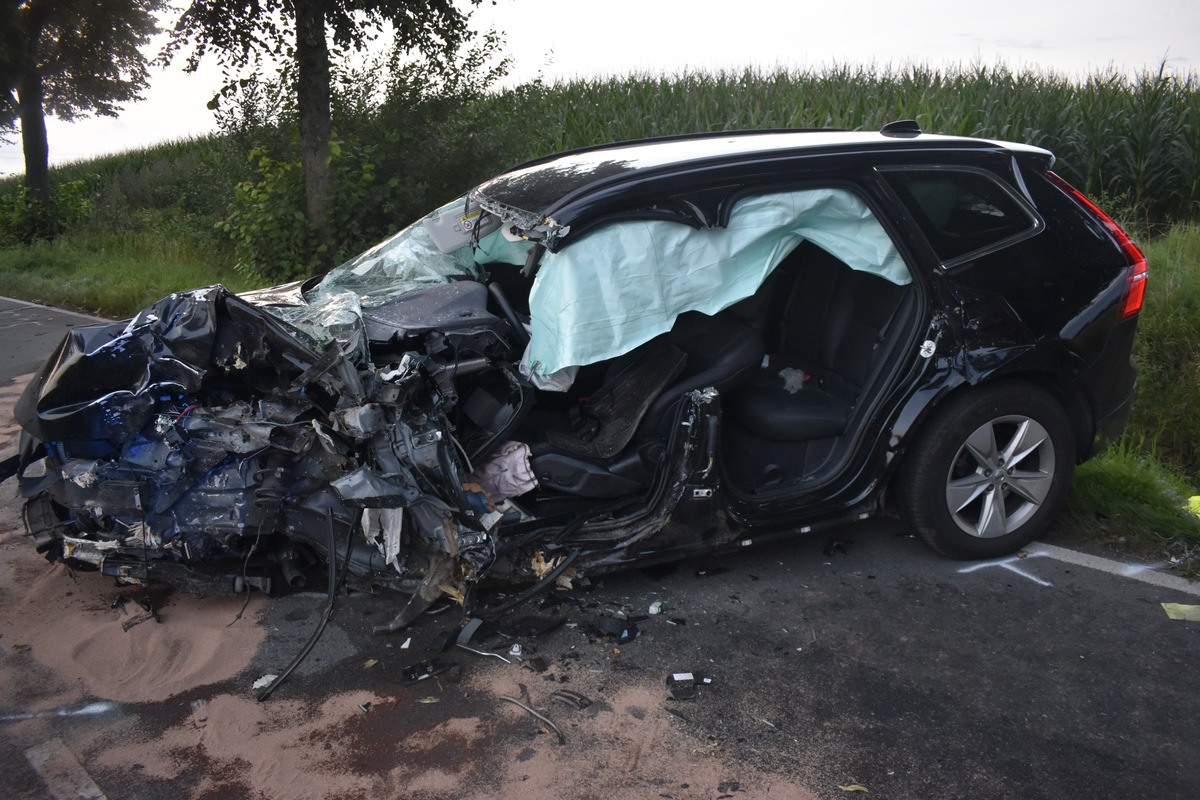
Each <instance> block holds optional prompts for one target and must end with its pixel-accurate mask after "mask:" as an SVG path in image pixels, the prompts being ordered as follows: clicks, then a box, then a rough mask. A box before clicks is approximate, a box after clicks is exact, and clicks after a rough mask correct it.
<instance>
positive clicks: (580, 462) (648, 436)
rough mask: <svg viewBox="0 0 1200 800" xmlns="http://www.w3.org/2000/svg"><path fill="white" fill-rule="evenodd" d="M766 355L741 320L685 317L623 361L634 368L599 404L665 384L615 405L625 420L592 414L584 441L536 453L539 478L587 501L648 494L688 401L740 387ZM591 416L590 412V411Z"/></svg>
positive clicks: (616, 376)
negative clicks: (707, 391) (678, 412)
mask: <svg viewBox="0 0 1200 800" xmlns="http://www.w3.org/2000/svg"><path fill="white" fill-rule="evenodd" d="M639 351H640V352H639ZM763 352H764V348H763V341H762V337H761V336H759V334H758V332H757V331H756V330H755V329H754V328H753V327H751V326H750V324H749V323H747V322H746V321H744V320H742V319H740V318H739V317H736V316H734V315H733V314H730V313H727V312H720V313H717V314H715V315H713V316H709V315H707V314H702V313H700V312H698V311H689V312H686V313H684V314H680V315H679V317H678V318H676V320H675V325H674V326H673V327H672V328H671V330H670V332H669V333H666V334H664V335H662V336H659V337H656V338H655V339H653V340H651V341H650V342H647V343H646V344H644V345H642V346H641V347H639V348H637V350H635V351H634V352H633V353H631V354H630V356H631V357H629V358H624V357H623V358H622V362H623V364H625V365H626V366H624V367H623V368H621V369H615V370H612V371H611V374H610V377H609V379H608V380H606V381H605V383H604V385H603V386H601V387H600V388H599V389H598V390H597V391H596V392H594V393H593V395H592V397H593V398H609V397H612V396H619V395H621V394H622V393H623V391H624V392H628V391H629V390H630V389H634V390H635V391H636V387H639V386H642V387H644V386H645V385H646V383H645V380H650V379H653V378H655V377H657V381H656V389H655V393H654V394H653V395H652V396H649V397H647V396H642V397H634V398H632V399H630V400H627V401H626V402H621V403H616V404H614V406H613V407H614V408H619V409H620V412H618V413H612V414H609V415H590V417H591V420H592V423H593V424H592V425H590V426H588V427H587V428H585V432H584V433H583V434H582V436H571V437H565V436H561V435H559V436H554V435H552V436H550V437H549V441H547V442H545V443H542V444H540V445H537V446H534V447H533V452H534V456H533V459H532V462H533V470H534V474H535V475H536V476H537V478H538V481H539V482H540V483H541V484H542V486H543V487H545V488H548V489H556V490H558V491H561V492H564V493H567V494H573V495H577V496H581V497H619V496H621V495H623V494H628V493H630V492H633V491H636V490H638V489H640V488H642V487H644V486H645V485H646V484H647V483H648V482H649V480H650V478H651V477H652V476H653V469H652V468H653V462H654V461H655V460H656V459H657V458H658V457H661V453H662V448H661V446H658V447H655V446H654V444H653V443H655V442H656V441H657V440H660V439H664V438H665V437H666V435H667V433H668V432H669V428H670V423H671V420H672V419H673V417H674V411H675V409H676V408H677V406H678V404H679V401H680V400H681V399H682V398H683V397H684V395H686V394H687V393H688V392H691V391H694V390H696V389H703V388H705V387H709V386H712V387H714V388H716V389H717V390H718V391H723V390H725V389H727V388H729V387H731V386H733V385H735V384H736V383H737V382H738V381H739V380H741V379H742V378H743V377H744V376H746V375H748V374H749V373H750V372H751V371H752V370H753V369H754V368H755V367H756V366H757V365H758V364H759V363H760V362H761V361H762V357H763ZM642 372H645V373H647V374H646V375H642V374H641V373H642ZM664 387H665V388H664ZM583 413H584V414H585V415H588V413H589V407H588V406H587V405H586V404H585V405H584V407H583ZM631 443H632V445H631ZM647 461H649V462H651V463H647Z"/></svg>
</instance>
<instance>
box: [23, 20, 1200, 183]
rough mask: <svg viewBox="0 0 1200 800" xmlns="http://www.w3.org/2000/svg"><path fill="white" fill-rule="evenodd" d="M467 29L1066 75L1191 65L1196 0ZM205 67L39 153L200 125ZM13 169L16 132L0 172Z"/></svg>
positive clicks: (514, 48) (652, 46)
mask: <svg viewBox="0 0 1200 800" xmlns="http://www.w3.org/2000/svg"><path fill="white" fill-rule="evenodd" d="M484 2H485V5H484V6H482V7H481V8H480V9H479V11H478V13H477V20H478V22H477V27H480V28H488V27H495V28H497V29H499V30H501V31H503V32H504V33H505V35H506V38H507V42H508V48H507V49H508V52H509V53H510V54H511V55H512V56H513V57H515V59H516V62H517V63H516V74H515V76H514V77H515V78H517V79H527V78H531V77H533V76H536V75H537V74H539V73H541V74H542V75H544V76H545V77H546V78H549V79H558V78H570V77H573V76H578V75H596V74H623V73H627V72H630V71H634V70H638V71H652V72H667V73H670V72H674V71H679V70H682V69H720V68H734V69H737V68H741V67H745V66H748V65H755V66H759V67H765V68H772V67H775V66H791V67H807V66H819V65H824V64H831V63H843V64H845V63H849V64H869V63H874V64H877V65H881V66H882V65H888V64H891V65H903V64H906V63H910V62H917V63H922V64H929V65H933V66H942V65H947V64H970V63H972V62H976V61H978V62H982V63H984V64H988V65H991V64H995V63H997V62H1003V63H1005V64H1007V65H1008V66H1009V67H1011V68H1014V69H1019V68H1023V67H1027V66H1028V67H1038V68H1046V69H1053V70H1056V71H1058V72H1062V73H1066V74H1069V75H1074V76H1080V75H1085V74H1088V73H1090V72H1092V71H1095V70H1100V69H1108V68H1113V69H1117V70H1120V71H1122V72H1137V71H1140V70H1142V69H1146V68H1151V69H1157V67H1158V65H1159V63H1160V62H1161V61H1163V60H1164V59H1165V60H1166V61H1167V63H1168V65H1169V67H1170V68H1171V69H1174V70H1176V71H1179V72H1182V73H1186V72H1188V71H1192V72H1195V73H1200V2H1197V0H1141V2H1138V3H1131V2H1129V0H1088V1H1087V2H1083V0H1060V1H1059V2H1057V3H1055V2H1049V0H1007V2H1003V3H991V4H984V3H969V4H968V3H953V2H950V1H949V0H907V2H896V0H857V2H854V3H847V2H832V3H824V4H822V3H811V2H802V1H801V0H724V1H723V2H714V1H713V0H607V2H601V3H594V2H589V3H578V2H571V1H570V0H497V2H496V4H495V5H494V6H493V5H490V4H489V3H490V0H484ZM219 77H220V75H219V72H218V70H216V69H215V68H213V67H211V66H208V67H206V68H204V69H202V70H201V72H200V73H198V74H195V75H187V74H185V73H184V72H183V70H182V68H181V67H179V66H173V67H171V68H169V69H167V70H160V71H158V72H156V73H155V74H154V77H153V79H152V82H151V85H150V88H149V90H148V91H147V92H146V99H145V100H144V101H142V102H140V103H137V104H133V105H131V106H129V107H128V108H127V109H126V110H125V111H124V112H123V113H122V114H121V116H120V117H118V118H116V119H105V118H101V119H88V120H82V121H79V122H75V123H61V122H58V121H57V120H54V119H48V120H47V123H48V129H49V138H50V160H51V163H61V162H64V161H73V160H78V159H80V158H84V157H88V156H92V155H98V154H102V153H110V152H119V151H121V150H127V149H130V148H133V147H138V146H142V145H145V144H151V143H154V142H160V141H164V140H170V139H178V138H182V137H186V136H189V135H194V134H201V133H205V132H207V131H209V130H211V129H212V127H213V120H212V114H211V112H209V111H208V110H207V109H206V108H205V104H206V103H207V102H208V100H209V99H210V98H211V97H212V96H213V94H214V92H215V91H216V87H217V85H218V79H219ZM22 170H23V160H22V157H21V149H20V140H19V138H18V139H16V140H15V141H13V142H12V143H10V144H2V145H0V174H6V173H13V172H20V171H22Z"/></svg>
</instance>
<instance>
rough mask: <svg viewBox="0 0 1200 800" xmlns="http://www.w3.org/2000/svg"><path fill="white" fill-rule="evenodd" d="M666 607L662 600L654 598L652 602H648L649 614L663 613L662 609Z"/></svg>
mask: <svg viewBox="0 0 1200 800" xmlns="http://www.w3.org/2000/svg"><path fill="white" fill-rule="evenodd" d="M666 608H667V604H666V603H664V602H663V601H662V600H655V601H654V602H653V603H651V604H650V613H651V614H661V613H663V611H665V610H666Z"/></svg>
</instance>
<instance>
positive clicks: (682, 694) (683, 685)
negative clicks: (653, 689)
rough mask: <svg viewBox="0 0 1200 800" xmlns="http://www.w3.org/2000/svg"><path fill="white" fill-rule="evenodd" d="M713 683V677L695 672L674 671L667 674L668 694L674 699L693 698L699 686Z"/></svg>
mask: <svg viewBox="0 0 1200 800" xmlns="http://www.w3.org/2000/svg"><path fill="white" fill-rule="evenodd" d="M710 683H712V678H710V677H708V676H707V675H700V674H698V673H694V672H673V673H671V674H670V675H668V676H667V696H668V697H670V698H671V699H672V700H691V699H693V698H694V697H695V696H696V695H697V694H698V693H699V687H701V686H707V685H709V684H710Z"/></svg>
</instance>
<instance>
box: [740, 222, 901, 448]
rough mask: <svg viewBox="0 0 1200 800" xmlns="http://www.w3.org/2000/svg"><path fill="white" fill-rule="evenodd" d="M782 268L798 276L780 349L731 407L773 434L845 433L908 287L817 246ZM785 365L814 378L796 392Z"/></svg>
mask: <svg viewBox="0 0 1200 800" xmlns="http://www.w3.org/2000/svg"><path fill="white" fill-rule="evenodd" d="M788 262H790V263H788ZM784 267H787V268H788V269H789V270H794V271H795V273H796V278H795V280H794V281H793V283H792V286H791V289H790V292H789V294H788V296H787V302H786V304H785V306H784V308H783V311H782V320H781V324H780V331H781V333H780V338H779V341H778V344H777V347H776V352H774V353H773V354H772V355H771V357H770V360H769V363H767V365H766V366H765V367H763V368H760V369H758V370H756V371H755V373H754V374H753V375H752V376H751V377H750V378H748V379H747V380H746V381H745V382H744V383H743V384H742V385H740V386H739V387H738V388H737V389H736V391H734V392H733V394H732V396H731V397H730V398H729V401H728V406H727V408H728V413H729V414H730V415H731V416H732V418H733V419H735V420H737V421H738V422H739V423H740V424H741V425H742V426H743V427H744V428H746V429H747V430H748V431H750V432H751V433H753V434H754V435H756V436H758V437H761V438H763V439H767V440H772V441H805V440H810V439H822V438H827V437H832V436H839V435H841V434H842V433H843V432H845V430H846V426H847V424H848V423H849V421H850V417H851V414H852V412H853V410H854V408H855V405H856V404H857V402H858V400H859V394H860V392H861V389H862V387H863V386H864V385H865V384H866V383H867V382H868V381H869V379H870V378H871V377H872V375H873V373H874V371H875V370H877V369H879V368H880V367H881V364H880V361H881V359H880V358H879V356H880V355H881V352H880V344H881V342H882V340H883V339H884V337H885V335H886V333H887V331H888V329H889V327H890V325H891V323H892V320H893V319H894V318H895V317H896V316H898V313H897V310H898V309H899V307H900V305H901V303H902V302H903V300H904V298H905V292H906V289H907V288H908V287H905V286H897V285H896V284H894V283H891V282H889V281H887V280H884V279H883V278H881V277H879V276H877V275H872V274H870V273H867V272H860V271H856V270H852V269H850V267H848V266H846V265H845V264H844V263H842V262H841V261H839V260H838V259H836V258H834V257H833V256H831V255H830V254H829V253H827V252H825V251H824V250H821V249H820V248H818V247H816V246H814V245H811V244H804V245H801V246H800V247H799V248H797V249H796V251H794V252H793V254H792V255H790V256H788V259H787V260H786V262H785V264H781V265H780V269H783V268H784ZM785 370H794V371H803V372H804V373H806V374H807V375H809V376H810V377H809V378H808V379H807V380H806V381H804V383H803V388H802V389H799V390H798V391H795V392H790V391H788V388H789V387H787V384H786V382H785V378H783V377H781V376H780V372H782V371H785ZM797 379H798V378H793V386H792V387H790V388H795V386H794V382H795V381H796V380H797Z"/></svg>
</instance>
